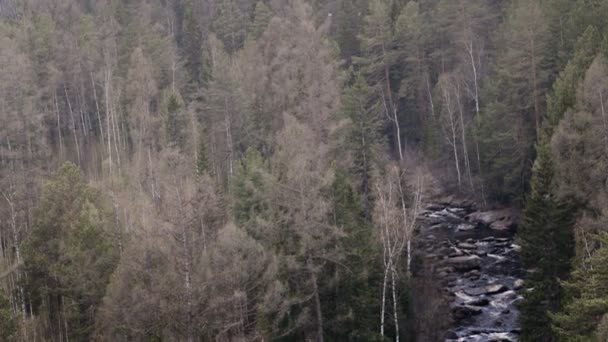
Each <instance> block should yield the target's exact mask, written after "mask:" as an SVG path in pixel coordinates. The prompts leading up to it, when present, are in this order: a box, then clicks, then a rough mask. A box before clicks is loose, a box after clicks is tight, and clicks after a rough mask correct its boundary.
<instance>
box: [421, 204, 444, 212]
mask: <svg viewBox="0 0 608 342" xmlns="http://www.w3.org/2000/svg"><path fill="white" fill-rule="evenodd" d="M425 209H426V210H428V211H440V210H443V209H445V205H441V204H437V203H433V204H429V205H427V206H426V208H425Z"/></svg>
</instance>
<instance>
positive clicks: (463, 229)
mask: <svg viewBox="0 0 608 342" xmlns="http://www.w3.org/2000/svg"><path fill="white" fill-rule="evenodd" d="M473 229H475V226H474V225H472V224H469V223H461V224H459V225H458V226H456V231H457V232H466V231H469V230H473Z"/></svg>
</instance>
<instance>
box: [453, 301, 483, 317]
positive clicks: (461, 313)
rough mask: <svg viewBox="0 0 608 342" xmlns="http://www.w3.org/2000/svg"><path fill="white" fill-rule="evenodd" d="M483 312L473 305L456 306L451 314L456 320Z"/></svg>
mask: <svg viewBox="0 0 608 342" xmlns="http://www.w3.org/2000/svg"><path fill="white" fill-rule="evenodd" d="M482 312H483V310H482V309H481V308H480V307H477V306H473V305H458V306H455V307H453V308H452V314H453V315H454V318H456V319H457V320H460V319H465V318H468V317H472V316H477V315H480V314H481V313H482Z"/></svg>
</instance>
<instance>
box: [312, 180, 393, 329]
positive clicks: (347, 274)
mask: <svg viewBox="0 0 608 342" xmlns="http://www.w3.org/2000/svg"><path fill="white" fill-rule="evenodd" d="M330 198H331V203H332V207H333V208H332V209H333V219H334V222H333V223H334V225H336V226H337V227H340V228H341V229H342V230H343V231H344V236H343V237H342V239H340V244H341V248H343V249H344V254H345V256H344V261H343V263H342V267H336V268H335V269H334V270H333V272H332V273H333V274H331V276H333V277H335V279H336V280H337V281H336V282H335V288H333V289H332V291H328V292H326V293H325V295H324V296H323V298H322V303H323V312H324V314H325V316H326V317H327V320H328V324H327V327H328V328H327V331H326V334H327V338H328V339H331V340H332V341H380V340H381V339H380V336H379V334H378V331H377V329H376V327H377V320H378V311H379V310H380V309H379V302H378V300H377V295H378V293H379V292H380V291H381V289H380V288H379V287H378V284H380V283H381V278H382V265H380V264H379V260H380V258H379V251H378V248H377V245H376V244H374V242H373V232H372V229H373V228H372V226H371V224H370V222H369V221H368V220H366V219H365V215H364V208H363V205H362V203H361V200H360V197H359V195H358V193H357V192H356V191H355V190H354V189H353V186H352V185H351V180H350V178H349V176H348V174H347V172H345V171H344V170H339V169H338V170H336V175H335V178H334V181H333V184H332V186H331V191H330Z"/></svg>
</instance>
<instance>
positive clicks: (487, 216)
mask: <svg viewBox="0 0 608 342" xmlns="http://www.w3.org/2000/svg"><path fill="white" fill-rule="evenodd" d="M467 219H468V220H469V221H470V222H476V223H480V224H483V225H485V226H488V227H490V228H491V229H494V230H510V229H513V228H515V226H516V222H517V219H518V212H517V211H516V210H514V209H498V210H489V211H476V212H473V213H471V214H469V215H468V216H467Z"/></svg>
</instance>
